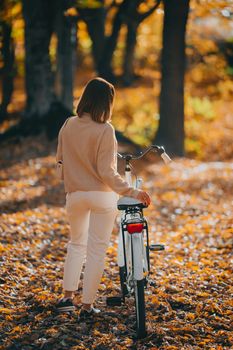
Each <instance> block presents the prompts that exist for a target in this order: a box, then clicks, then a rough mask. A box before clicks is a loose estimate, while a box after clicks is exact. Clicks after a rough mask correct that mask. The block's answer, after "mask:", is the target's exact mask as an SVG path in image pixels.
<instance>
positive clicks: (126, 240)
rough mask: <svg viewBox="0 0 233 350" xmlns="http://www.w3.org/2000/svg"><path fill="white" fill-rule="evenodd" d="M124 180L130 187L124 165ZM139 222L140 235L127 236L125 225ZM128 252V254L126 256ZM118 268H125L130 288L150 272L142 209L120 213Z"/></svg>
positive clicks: (147, 235) (129, 178) (137, 185)
mask: <svg viewBox="0 0 233 350" xmlns="http://www.w3.org/2000/svg"><path fill="white" fill-rule="evenodd" d="M125 179H126V181H127V182H128V183H129V184H130V185H131V186H132V185H133V180H132V172H131V169H130V167H129V165H128V164H127V163H126V167H125ZM141 184H142V181H141V179H138V180H137V181H136V184H135V187H136V188H139V185H141ZM135 220H140V221H141V222H142V223H143V231H142V232H141V233H133V234H129V233H128V231H127V223H129V222H134V221H135ZM144 233H146V250H145V247H144ZM127 252H128V254H127ZM117 262H118V266H119V267H125V274H126V277H127V284H128V286H130V285H131V284H132V281H133V280H141V279H143V278H144V277H145V275H144V274H148V273H149V271H150V264H149V234H148V225H147V221H146V219H145V218H144V216H143V211H142V209H139V208H131V209H126V210H124V211H122V213H121V224H120V232H119V241H118V257H117Z"/></svg>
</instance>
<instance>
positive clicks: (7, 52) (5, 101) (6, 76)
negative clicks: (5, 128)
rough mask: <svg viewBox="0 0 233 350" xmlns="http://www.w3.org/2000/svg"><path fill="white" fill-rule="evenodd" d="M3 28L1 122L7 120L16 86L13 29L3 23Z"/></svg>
mask: <svg viewBox="0 0 233 350" xmlns="http://www.w3.org/2000/svg"><path fill="white" fill-rule="evenodd" d="M1 28H2V50H1V51H2V56H3V68H2V72H1V73H2V100H1V105H0V120H3V119H5V118H6V115H7V106H8V105H9V103H10V101H11V96H12V93H13V84H14V59H15V55H14V43H13V39H12V37H11V31H12V27H11V25H10V24H9V23H6V22H1Z"/></svg>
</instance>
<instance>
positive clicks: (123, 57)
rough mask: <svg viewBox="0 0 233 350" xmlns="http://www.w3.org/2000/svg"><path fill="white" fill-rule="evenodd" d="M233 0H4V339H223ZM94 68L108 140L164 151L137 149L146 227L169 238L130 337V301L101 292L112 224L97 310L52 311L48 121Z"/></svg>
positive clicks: (71, 342)
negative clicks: (146, 201)
mask: <svg viewBox="0 0 233 350" xmlns="http://www.w3.org/2000/svg"><path fill="white" fill-rule="evenodd" d="M232 4H233V2H232V1H231V0H225V1H223V0H218V1H217V0H191V1H190V2H189V1H188V0H179V1H175V0H169V1H166V0H164V1H161V2H160V1H158V2H156V1H150V0H145V1H130V0H119V1H118V0H117V1H105V2H104V1H97V0H96V1H94V0H93V1H85V0H79V1H76V2H73V1H49V2H47V1H42V0H36V1H33V2H32V1H29V0H28V1H26V0H25V1H17V0H11V1H2V2H1V5H0V6H1V7H0V11H1V22H0V27H1V33H0V35H1V47H0V49H1V57H0V64H1V66H0V69H1V70H0V74H1V81H2V84H1V96H2V99H1V109H0V132H1V134H0V142H1V149H0V159H1V173H0V188H1V194H0V199H1V204H0V209H1V214H0V215H1V225H0V230H1V231H0V232H1V243H0V252H1V258H0V259H1V267H2V269H1V277H0V284H1V295H0V311H1V315H0V322H1V332H0V341H1V342H2V343H0V344H1V348H2V349H25V350H26V349H37V348H38V349H67V348H71V349H86V348H93V349H112V348H114V349H127V348H132V349H145V348H153V349H157V348H158V349H167V350H174V349H179V350H180V349H218V350H221V349H230V348H231V346H233V343H232V333H231V331H232V329H231V327H230V318H231V317H232V314H233V311H232V300H231V299H230V295H231V290H232V289H231V288H232V286H231V278H230V277H231V270H230V262H231V260H230V259H231V249H232V216H233V215H232V203H233V202H232V201H233V198H232V193H233V191H232V190H233V189H232V183H233V181H232V168H233V166H232V151H233V143H232V129H233V117H232V114H233V112H232V111H233V102H232V101H233V99H232V96H233V81H232V76H233V21H232V17H233V12H232ZM117 14H118V15H117ZM93 19H94V20H93ZM186 20H187V23H186ZM114 25H115V27H114ZM101 28H102V29H101ZM114 28H115V29H114ZM97 29H98V30H97ZM104 30H105V32H104ZM103 36H106V37H105V39H104V40H102V39H103ZM67 38H69V40H68V41H67ZM101 38H102V39H101ZM109 38H111V40H110V41H108V39H109ZM93 44H94V45H93ZM105 44H106V45H105ZM101 45H102V46H101ZM185 56H186V57H185ZM184 74H185V75H184ZM96 75H101V76H103V77H105V78H107V79H109V80H110V81H112V82H113V83H114V84H115V86H116V90H117V97H116V103H115V108H114V113H113V118H112V121H113V124H114V126H115V128H116V130H117V137H118V140H119V149H120V150H121V151H126V150H133V151H134V152H137V151H139V149H141V148H144V147H145V146H147V145H149V144H151V143H152V142H158V143H159V144H163V145H164V146H165V147H166V149H167V150H168V153H169V154H170V155H172V157H173V159H174V162H173V163H172V164H171V165H170V166H169V167H168V166H163V165H161V163H159V162H158V158H156V157H155V156H151V157H149V158H147V159H146V160H145V161H144V162H141V163H139V164H134V166H135V169H136V170H137V171H138V172H140V173H141V174H142V175H143V177H144V178H145V188H146V189H147V190H148V191H149V192H150V193H151V195H152V199H153V200H152V202H153V204H152V206H151V207H150V208H149V209H148V210H147V216H148V220H149V223H150V226H151V240H152V242H154V241H159V242H161V243H164V244H165V245H166V251H165V252H164V253H162V254H161V255H160V257H159V259H157V258H156V257H155V258H153V261H154V266H153V271H152V278H153V279H154V281H155V284H154V287H151V288H150V291H148V294H147V316H148V328H149V335H148V337H147V338H146V339H145V340H143V341H137V340H135V339H134V337H133V326H132V324H133V318H132V317H128V310H133V306H132V305H131V304H130V302H129V304H128V305H127V306H126V307H123V308H122V310H121V312H120V313H119V314H118V313H117V312H115V311H114V310H113V311H112V312H110V311H109V310H108V309H107V308H106V306H105V304H104V298H105V297H106V295H110V294H113V295H114V293H116V292H117V291H118V287H119V281H118V277H117V266H116V249H117V234H116V232H117V226H116V227H115V230H114V233H113V237H112V240H111V245H110V248H109V249H108V255H107V260H106V269H105V273H104V276H103V278H102V282H101V286H100V290H99V299H98V300H99V303H100V306H101V308H102V309H103V310H104V312H103V317H104V318H103V319H102V320H101V322H96V323H95V324H94V326H93V325H88V326H85V325H83V324H78V323H77V315H76V314H75V315H73V316H71V317H68V316H66V315H62V316H61V315H56V312H55V306H54V305H55V303H56V300H57V297H58V296H59V294H61V279H62V268H63V260H64V254H65V245H66V243H67V236H68V231H69V228H68V225H67V221H66V218H65V211H64V208H63V206H64V194H63V188H62V184H60V183H59V181H58V180H57V179H56V177H55V171H54V162H55V159H54V157H55V150H56V137H57V132H58V129H59V127H60V126H61V125H62V123H63V121H64V120H65V118H66V117H68V116H69V115H70V114H71V113H72V109H73V108H74V107H75V106H76V104H77V101H78V98H79V96H80V94H81V91H82V89H83V87H84V85H85V84H86V82H87V81H88V80H89V79H90V78H92V77H94V76H96ZM183 79H184V81H183ZM161 125H162V126H161ZM158 131H159V132H158ZM184 155H185V157H184ZM175 156H179V157H180V158H175ZM181 156H182V157H183V158H182V157H181ZM79 298H80V295H79V293H77V300H76V302H77V305H79V303H80V299H79ZM58 339H59V342H58V341H57V340H58ZM112 344H114V346H113V345H112Z"/></svg>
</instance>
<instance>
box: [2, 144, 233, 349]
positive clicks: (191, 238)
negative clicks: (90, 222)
mask: <svg viewBox="0 0 233 350" xmlns="http://www.w3.org/2000/svg"><path fill="white" fill-rule="evenodd" d="M31 142H32V145H33V147H30V144H31ZM46 142H47V141H46ZM46 142H44V148H41V146H40V145H38V148H37V147H36V141H35V140H30V139H28V140H27V142H26V143H27V145H26V144H24V145H19V146H18V147H17V150H14V149H13V148H12V153H11V156H10V157H8V156H7V152H5V150H4V149H1V150H0V152H1V156H2V159H3V169H2V171H1V174H0V184H1V192H0V199H1V204H0V207H1V217H0V218H1V223H0V232H1V243H0V265H1V275H0V286H1V292H0V327H1V333H0V341H2V343H3V345H2V346H0V349H16V348H20V349H24V350H31V349H53V350H56V349H76V350H79V349H99V350H104V349H106V350H107V349H114V350H115V349H146V348H150V349H162V350H169V349H170V350H181V349H218V350H225V349H230V348H231V346H233V345H232V344H233V342H232V328H231V320H232V317H233V305H232V298H231V294H232V286H231V278H232V270H231V266H230V258H231V252H232V233H233V232H232V200H233V198H232V193H233V191H232V183H233V182H232V170H233V167H232V164H231V163H228V162H225V163H220V162H213V163H201V162H199V161H194V160H187V159H184V160H176V161H175V162H174V163H173V164H172V165H171V166H170V167H169V168H168V167H165V166H163V165H161V164H157V163H153V162H151V163H150V165H149V166H148V167H147V169H146V171H145V170H144V172H143V174H142V175H143V177H144V178H145V180H146V186H147V187H148V190H149V191H150V193H151V194H152V198H153V205H152V206H151V207H150V208H149V209H148V210H146V212H145V213H146V215H147V218H148V221H149V225H150V241H151V243H164V244H165V246H166V250H165V251H164V252H159V253H152V254H151V264H152V275H151V279H152V282H153V283H151V285H150V286H148V289H147V290H146V311H147V324H148V330H149V332H148V337H147V338H145V339H144V340H140V341H137V340H135V339H134V322H135V314H134V312H135V310H134V301H133V299H129V300H127V303H126V305H125V306H122V307H116V308H112V309H110V308H107V307H106V303H105V298H106V296H109V295H117V294H119V290H120V289H119V277H118V268H117V264H116V261H117V226H116V227H115V229H114V233H113V235H112V239H111V243H110V246H109V249H108V253H107V257H106V266H105V272H104V275H103V278H102V281H101V285H100V288H99V294H98V298H97V305H98V306H99V307H100V308H101V309H102V315H101V317H100V318H99V319H97V320H96V322H94V323H89V324H86V323H80V322H79V321H78V312H75V313H73V314H69V315H66V314H61V315H59V314H57V313H56V310H55V303H56V301H57V299H58V298H59V296H60V294H61V292H62V287H61V286H62V283H61V280H62V274H63V264H64V257H65V252H66V244H67V241H68V235H69V227H68V223H67V220H66V215H65V210H64V194H63V189H62V185H60V184H59V183H58V182H57V180H56V177H55V174H54V152H55V148H54V146H55V144H49V143H46ZM9 147H11V146H9ZM27 149H30V154H28V153H27V152H28V151H27ZM31 149H34V153H33V152H32V151H31ZM47 149H48V150H49V154H46V150H47ZM47 153H48V152H47ZM18 159H21V161H20V162H19V161H18ZM75 302H76V304H77V307H78V308H79V307H80V302H81V291H78V292H77V294H76V298H75Z"/></svg>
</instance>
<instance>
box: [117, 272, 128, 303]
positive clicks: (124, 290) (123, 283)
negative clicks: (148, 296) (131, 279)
mask: <svg viewBox="0 0 233 350" xmlns="http://www.w3.org/2000/svg"><path fill="white" fill-rule="evenodd" d="M119 275H120V283H121V293H122V298H123V300H124V301H125V296H126V295H127V294H128V289H127V286H126V276H125V266H120V267H119Z"/></svg>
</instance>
